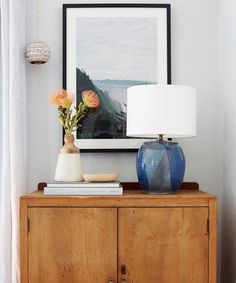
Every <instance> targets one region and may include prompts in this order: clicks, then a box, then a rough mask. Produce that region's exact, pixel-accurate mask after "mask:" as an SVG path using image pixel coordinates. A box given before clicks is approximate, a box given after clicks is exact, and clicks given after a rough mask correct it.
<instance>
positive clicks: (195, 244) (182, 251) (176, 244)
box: [118, 207, 208, 283]
mask: <svg viewBox="0 0 236 283" xmlns="http://www.w3.org/2000/svg"><path fill="white" fill-rule="evenodd" d="M207 220H208V208H200V207H196V208H195V207H194V208H121V209H118V233H119V235H118V247H119V249H118V266H119V273H118V277H119V280H121V279H122V278H124V279H126V281H127V282H135V283H156V282H163V283H167V282H168V283H190V282H194V283H206V282H208V230H207ZM122 265H125V266H126V275H122V274H121V272H120V268H121V266H122Z"/></svg>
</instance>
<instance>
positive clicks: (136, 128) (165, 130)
mask: <svg viewBox="0 0 236 283" xmlns="http://www.w3.org/2000/svg"><path fill="white" fill-rule="evenodd" d="M127 93H128V96H127V136H130V137H143V138H157V137H158V135H159V134H163V135H164V136H165V137H171V138H174V137H176V138H179V137H192V136H196V90H195V89H194V88H193V87H188V86H180V85H140V86H133V87H130V88H128V90H127Z"/></svg>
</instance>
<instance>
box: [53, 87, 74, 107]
mask: <svg viewBox="0 0 236 283" xmlns="http://www.w3.org/2000/svg"><path fill="white" fill-rule="evenodd" d="M74 99H75V98H74V95H73V94H69V93H68V92H67V91H66V90H65V89H59V90H56V91H55V92H54V93H53V95H52V96H50V97H49V101H50V103H52V104H56V105H58V106H60V107H61V108H70V107H71V105H72V103H73V101H74Z"/></svg>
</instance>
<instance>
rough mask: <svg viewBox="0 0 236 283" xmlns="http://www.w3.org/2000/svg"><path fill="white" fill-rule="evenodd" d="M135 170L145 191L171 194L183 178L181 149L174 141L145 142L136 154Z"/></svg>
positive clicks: (183, 162) (183, 163) (183, 169)
mask: <svg viewBox="0 0 236 283" xmlns="http://www.w3.org/2000/svg"><path fill="white" fill-rule="evenodd" d="M136 170H137V176H138V181H139V183H140V185H141V186H142V188H143V189H144V192H145V193H147V194H173V193H175V192H176V191H177V189H178V188H179V187H180V186H181V184H182V182H183V178H184V172H185V157H184V153H183V150H182V149H181V147H180V146H179V145H178V143H174V142H167V141H154V142H145V143H144V144H143V145H142V146H141V147H140V149H139V152H138V155H137V159H136Z"/></svg>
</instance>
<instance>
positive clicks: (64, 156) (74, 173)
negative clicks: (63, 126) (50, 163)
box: [54, 135, 83, 182]
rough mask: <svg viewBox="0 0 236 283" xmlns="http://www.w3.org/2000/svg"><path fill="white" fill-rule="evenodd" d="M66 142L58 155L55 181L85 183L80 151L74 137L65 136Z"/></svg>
mask: <svg viewBox="0 0 236 283" xmlns="http://www.w3.org/2000/svg"><path fill="white" fill-rule="evenodd" d="M64 142H65V143H64V146H63V147H62V148H61V149H60V152H59V154H58V158H57V165H56V172H55V178H54V179H55V181H61V182H79V181H83V172H82V166H81V161H80V150H79V148H78V147H76V146H75V144H74V136H73V135H65V136H64Z"/></svg>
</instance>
